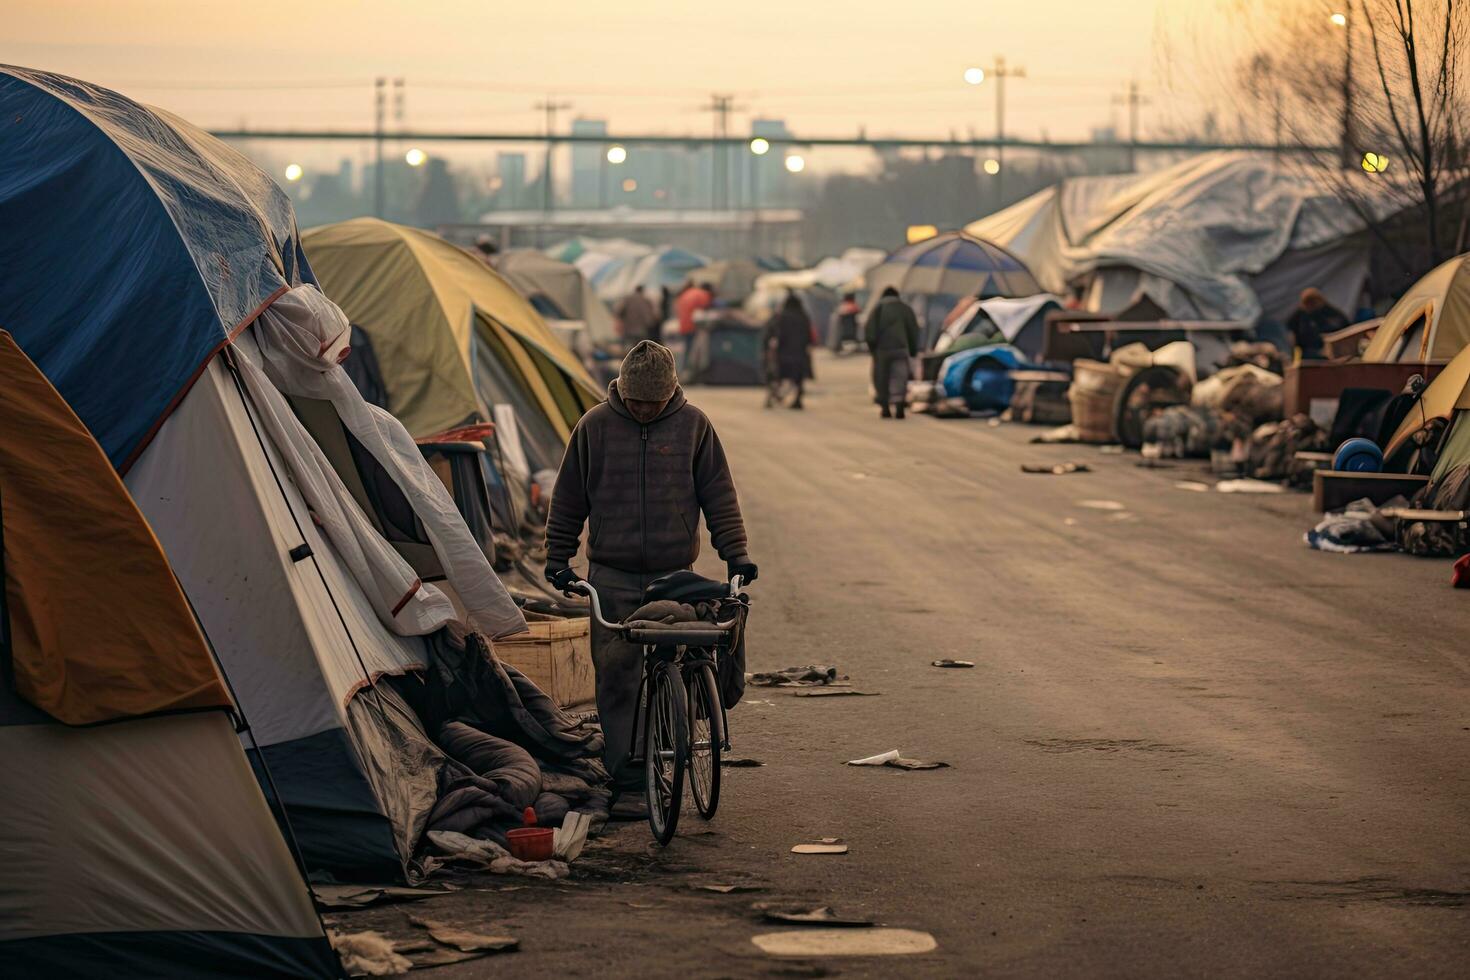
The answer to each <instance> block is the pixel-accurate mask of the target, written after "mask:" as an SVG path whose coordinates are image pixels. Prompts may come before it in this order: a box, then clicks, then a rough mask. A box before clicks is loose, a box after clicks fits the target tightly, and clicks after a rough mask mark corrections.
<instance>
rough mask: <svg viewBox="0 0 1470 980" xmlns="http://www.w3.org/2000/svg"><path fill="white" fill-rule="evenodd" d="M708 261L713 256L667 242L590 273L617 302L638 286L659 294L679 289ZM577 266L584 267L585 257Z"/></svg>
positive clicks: (600, 290)
mask: <svg viewBox="0 0 1470 980" xmlns="http://www.w3.org/2000/svg"><path fill="white" fill-rule="evenodd" d="M708 264H709V259H708V258H706V257H705V256H703V255H697V254H695V253H694V252H689V251H686V250H685V249H682V248H672V247H669V246H665V247H664V248H659V249H655V250H654V251H652V252H650V253H648V254H647V255H638V256H622V257H615V258H613V259H612V261H610V262H607V263H605V264H604V265H602V266H601V267H600V268H599V269H597V271H596V272H594V273H589V274H588V275H589V277H590V278H591V280H592V287H593V288H594V289H596V290H597V295H598V296H601V297H602V298H603V299H604V300H606V301H607V302H609V303H613V302H616V301H618V300H620V299H622V298H623V297H624V296H627V295H628V294H629V293H631V292H632V291H633V288H634V287H635V286H642V287H643V288H644V289H647V290H651V291H652V292H653V293H655V294H656V293H658V291H659V290H661V289H663V288H664V287H668V288H669V289H672V290H674V291H675V292H677V291H678V289H679V287H680V286H682V285H683V284H684V282H685V281H686V280H687V279H690V278H691V277H692V276H693V275H694V272H695V271H696V270H698V269H701V268H703V267H704V266H706V265H708ZM577 266H578V268H584V265H583V262H582V261H581V260H579V261H578V262H577ZM584 271H585V268H584Z"/></svg>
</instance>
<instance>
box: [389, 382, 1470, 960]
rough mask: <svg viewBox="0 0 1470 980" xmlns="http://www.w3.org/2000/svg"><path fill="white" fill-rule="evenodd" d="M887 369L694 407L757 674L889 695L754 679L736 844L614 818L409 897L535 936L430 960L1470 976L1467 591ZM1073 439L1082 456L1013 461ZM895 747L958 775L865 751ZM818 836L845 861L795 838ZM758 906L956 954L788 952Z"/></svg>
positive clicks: (1285, 514)
mask: <svg viewBox="0 0 1470 980" xmlns="http://www.w3.org/2000/svg"><path fill="white" fill-rule="evenodd" d="M865 368H866V364H865V361H863V360H861V359H856V358H854V359H851V360H845V361H832V360H823V361H821V362H820V363H819V365H818V371H819V374H820V376H821V383H820V385H819V387H818V389H817V390H816V391H815V392H814V393H813V395H812V397H810V398H809V400H808V408H807V410H806V411H805V412H803V413H797V412H787V411H774V412H773V411H762V410H761V408H760V393H759V392H756V391H753V390H750V389H697V390H695V391H692V392H691V393H690V394H691V399H692V400H693V401H694V402H695V403H696V404H698V405H700V406H701V407H703V408H704V409H706V410H707V411H708V412H709V413H710V415H711V416H712V418H713V419H714V421H715V423H716V425H717V427H718V429H719V431H720V434H721V436H722V438H723V440H724V442H725V445H726V447H727V449H728V451H729V454H730V456H731V459H732V463H733V466H734V469H735V475H736V479H737V482H738V484H739V487H740V492H741V498H742V502H743V504H744V507H745V511H746V515H747V522H748V525H749V527H750V533H751V538H752V542H753V546H754V556H755V558H756V560H757V561H758V562H759V563H760V567H761V578H760V581H759V582H758V583H757V584H756V585H755V587H754V588H753V595H754V597H755V601H756V605H755V610H754V612H753V616H752V623H751V629H750V641H749V646H750V665H749V666H750V668H751V669H753V670H763V669H771V668H778V667H784V666H790V665H797V664H806V663H811V662H823V663H830V664H834V665H836V666H837V667H838V668H839V669H840V670H841V671H842V672H843V673H845V674H847V675H849V676H850V677H851V679H852V682H853V684H854V685H855V686H857V687H858V688H859V689H861V690H864V691H870V692H873V693H875V694H877V695H878V696H876V697H862V698H859V697H850V698H829V699H818V698H797V697H793V696H792V695H791V693H790V692H787V691H781V690H762V689H752V690H751V691H749V692H748V694H747V701H746V703H745V704H743V705H741V706H740V707H739V708H738V709H737V710H736V711H735V712H734V713H733V715H732V729H733V737H734V739H735V743H736V745H735V748H736V751H735V754H737V755H741V756H751V757H755V758H757V759H760V760H762V761H763V762H764V763H765V766H764V767H763V768H759V769H742V770H726V772H725V777H726V783H725V795H724V799H723V802H722V805H721V809H720V813H719V815H718V817H717V818H716V820H715V821H714V822H713V823H712V824H711V825H709V829H710V830H712V831H713V832H705V833H697V832H698V831H701V830H704V829H705V828H704V826H703V825H702V824H701V822H700V821H699V820H698V818H697V817H695V816H693V814H692V813H688V814H686V816H685V817H684V824H683V830H684V831H685V834H683V835H681V837H680V839H679V840H676V841H675V842H674V843H673V844H672V845H671V846H670V847H669V848H668V849H667V850H664V851H661V852H660V851H657V850H656V849H653V848H650V847H649V845H648V834H647V828H646V826H644V825H642V824H631V825H626V826H624V827H622V828H621V829H618V830H616V831H614V832H613V833H612V834H610V835H609V836H608V837H607V838H605V839H604V840H603V841H601V842H599V843H598V844H597V845H596V847H594V848H593V849H592V850H591V851H590V852H589V854H588V855H587V857H586V858H584V860H583V861H582V862H579V863H578V865H576V866H575V869H574V875H573V881H572V883H570V884H559V885H529V886H527V885H525V883H524V882H520V881H513V882H506V885H508V886H510V887H513V888H516V889H517V890H515V891H509V892H500V891H494V890H483V889H481V890H471V891H465V892H462V893H460V894H458V895H455V896H453V897H452V898H451V899H440V900H435V901H434V902H430V903H420V904H419V905H418V906H416V907H415V910H416V911H417V912H418V913H419V914H434V915H439V916H441V917H443V918H447V919H450V920H453V921H455V922H458V923H460V924H463V925H467V926H470V927H474V928H481V929H490V928H495V929H500V930H504V931H509V932H511V933H512V934H514V935H517V936H518V937H520V938H521V941H522V948H521V951H520V952H518V953H515V954H512V955H509V956H501V957H495V958H491V959H486V960H480V961H476V962H472V963H466V964H462V965H458V966H453V967H447V968H445V969H444V970H443V971H442V975H444V976H446V977H471V976H476V977H478V976H487V977H488V976H532V975H550V974H552V973H556V972H563V973H572V972H580V973H584V974H594V975H601V976H606V975H617V976H621V975H640V976H673V975H695V976H754V975H766V974H772V973H778V974H782V975H799V976H821V975H832V974H835V975H858V976H866V975H873V976H880V975H894V974H897V973H900V972H901V973H903V974H904V975H918V976H958V975H977V974H986V975H999V976H1047V977H1056V976H1131V977H1136V976H1180V975H1184V976H1202V975H1214V976H1260V975H1272V976H1282V975H1295V976H1327V975H1343V974H1370V975H1380V976H1406V977H1407V976H1414V977H1425V976H1450V975H1456V976H1458V975H1463V973H1462V971H1463V969H1464V964H1465V962H1466V955H1467V953H1470V843H1467V836H1466V828H1467V818H1470V774H1467V770H1466V762H1467V758H1470V699H1467V693H1470V683H1467V681H1470V669H1467V668H1470V643H1467V642H1466V633H1467V624H1470V604H1467V602H1470V597H1467V596H1465V595H1463V594H1460V593H1456V592H1453V591H1452V590H1450V588H1449V586H1448V572H1449V569H1448V564H1447V563H1445V562H1429V561H1422V560H1416V559H1412V558H1406V557H1402V556H1397V555H1390V556H1384V555H1366V556H1338V555H1326V554H1319V553H1316V552H1312V551H1309V550H1308V549H1307V548H1305V547H1304V546H1303V544H1302V541H1301V535H1302V532H1303V531H1304V530H1305V529H1306V527H1308V526H1310V523H1311V515H1310V513H1309V510H1308V502H1307V500H1306V498H1305V497H1302V496H1297V495H1290V496H1282V497H1243V496H1233V495H1226V494H1219V493H1197V492H1189V491H1185V490H1180V489H1177V488H1176V487H1175V486H1174V484H1175V482H1177V481H1180V480H1185V479H1200V478H1202V471H1201V468H1200V466H1199V465H1197V464H1194V463H1189V464H1179V465H1177V466H1175V467H1173V468H1170V469H1167V470H1144V469H1140V468H1139V467H1138V466H1137V465H1136V457H1131V456H1112V455H1104V454H1101V453H1099V452H1098V451H1097V450H1096V449H1094V448H1090V447H1081V446H1031V445H1028V444H1027V439H1028V438H1029V437H1030V436H1031V435H1032V434H1034V431H1035V430H1032V429H1028V428H1025V427H1021V426H998V427H997V426H991V425H988V424H986V423H985V422H981V421H959V422H946V421H939V420H934V419H929V418H910V419H907V420H905V421H902V422H899V421H881V420H879V419H878V417H877V412H876V411H875V410H874V409H873V408H872V407H871V406H870V405H869V404H867V402H866V380H865V374H864V372H865ZM1066 459H1075V460H1079V461H1083V462H1086V463H1088V464H1089V465H1090V466H1091V467H1093V472H1091V473H1085V474H1074V475H1066V476H1033V475H1023V474H1022V473H1021V472H1020V464H1022V463H1023V462H1056V461H1061V460H1066ZM1087 502H1091V504H1089V503H1087ZM941 657H955V658H962V659H967V660H973V661H975V663H976V665H977V666H976V667H975V669H973V670H941V669H936V668H933V667H931V666H929V663H930V661H932V660H934V659H936V658H941ZM892 748H898V749H901V750H902V751H903V752H904V754H905V755H907V756H912V757H918V758H922V759H929V760H940V761H944V762H947V763H949V764H950V765H951V767H952V768H949V769H941V770H937V771H928V772H901V771H897V770H892V769H862V768H852V767H847V766H844V765H843V764H842V763H843V762H844V761H845V760H847V759H852V758H857V757H860V756H867V755H872V754H874V753H877V752H882V751H885V750H887V749H892ZM822 836H834V837H841V838H844V839H845V840H846V841H847V842H848V843H849V844H850V847H851V852H850V853H849V854H847V855H845V856H839V857H825V856H820V857H818V856H813V857H808V856H797V855H793V854H791V853H789V849H790V847H791V845H793V844H795V843H798V842H800V841H804V840H807V839H810V838H814V837H822ZM702 883H727V884H728V883H740V884H745V885H749V886H751V887H753V888H759V889H760V890H759V891H752V892H748V893H734V894H728V895H722V894H716V893H711V892H705V891H697V890H693V889H691V885H698V884H702ZM497 884H498V883H497ZM522 886H524V887H522ZM489 887H490V888H492V889H493V888H494V887H495V885H494V884H492V885H491V886H489ZM762 903H772V904H780V905H830V906H833V907H835V908H836V909H837V910H838V911H839V912H841V913H847V914H854V915H860V916H866V917H869V918H872V919H874V920H876V921H878V922H880V923H882V924H884V925H889V926H898V927H904V928H912V929H919V930H924V931H927V932H929V933H931V934H932V935H933V936H934V938H935V939H936V940H937V942H938V949H937V950H936V951H934V952H932V953H928V954H923V955H920V956H911V957H905V958H903V959H902V960H895V959H821V958H811V959H798V960H781V959H773V958H769V957H766V956H765V955H764V954H762V953H761V952H759V951H758V950H757V949H756V948H755V947H754V946H753V945H752V944H751V942H750V938H751V937H752V936H753V935H756V934H758V933H761V932H766V931H771V930H772V929H773V928H776V927H772V926H769V925H763V924H762V923H761V922H760V915H761V912H760V909H759V908H755V907H753V904H754V905H757V906H758V905H760V904H762ZM403 914H404V912H403V907H390V908H387V909H382V910H375V912H374V915H376V916H377V917H378V918H379V919H380V921H381V922H382V923H383V924H384V926H385V928H391V927H392V925H393V923H394V922H395V921H400V920H401V918H402V916H403ZM395 917H396V919H395Z"/></svg>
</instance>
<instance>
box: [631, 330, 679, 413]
mask: <svg viewBox="0 0 1470 980" xmlns="http://www.w3.org/2000/svg"><path fill="white" fill-rule="evenodd" d="M678 385H679V375H678V373H677V372H676V371H675V370H674V355H673V354H672V353H670V351H669V349H668V348H667V347H665V346H664V345H662V344H656V343H654V342H653V341H651V340H640V341H639V342H638V344H637V346H635V347H634V348H633V349H632V350H630V351H628V355H627V356H626V357H624V358H623V366H622V369H621V370H620V371H619V372H618V394H620V395H622V396H623V397H624V398H632V399H633V400H634V401H640V402H661V401H667V400H668V399H670V398H672V397H674V389H675V388H676V387H678Z"/></svg>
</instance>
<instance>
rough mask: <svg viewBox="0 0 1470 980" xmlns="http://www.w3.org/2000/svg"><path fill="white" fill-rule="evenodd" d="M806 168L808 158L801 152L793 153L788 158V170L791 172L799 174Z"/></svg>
mask: <svg viewBox="0 0 1470 980" xmlns="http://www.w3.org/2000/svg"><path fill="white" fill-rule="evenodd" d="M805 169H806V158H805V157H803V156H802V155H801V154H799V153H793V154H791V155H790V156H788V157H787V158H786V170H787V171H788V172H789V173H793V174H799V173H801V172H802V171H803V170H805Z"/></svg>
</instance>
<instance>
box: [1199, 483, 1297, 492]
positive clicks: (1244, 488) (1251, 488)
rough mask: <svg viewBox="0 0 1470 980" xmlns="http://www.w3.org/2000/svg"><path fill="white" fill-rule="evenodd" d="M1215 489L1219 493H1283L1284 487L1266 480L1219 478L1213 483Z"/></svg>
mask: <svg viewBox="0 0 1470 980" xmlns="http://www.w3.org/2000/svg"><path fill="white" fill-rule="evenodd" d="M1215 489H1216V490H1218V491H1220V492H1221V493H1285V492H1286V488H1285V487H1283V486H1282V485H1281V484H1279V483H1270V482H1268V481H1266V480H1221V481H1220V482H1219V483H1217V484H1215Z"/></svg>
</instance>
